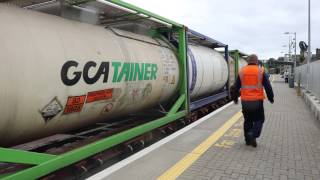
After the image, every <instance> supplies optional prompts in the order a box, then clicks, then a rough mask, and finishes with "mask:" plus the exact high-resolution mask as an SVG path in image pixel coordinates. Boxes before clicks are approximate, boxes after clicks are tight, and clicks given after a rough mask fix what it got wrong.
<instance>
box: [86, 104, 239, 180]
mask: <svg viewBox="0 0 320 180" xmlns="http://www.w3.org/2000/svg"><path fill="white" fill-rule="evenodd" d="M231 104H233V101H232V102H230V103H228V104H226V105H224V106H222V107H221V108H219V109H217V110H215V111H213V112H212V113H210V114H208V115H206V116H204V117H202V118H201V119H199V120H197V121H196V122H194V123H192V124H190V125H188V126H186V127H184V128H182V129H180V130H179V131H177V132H175V133H173V134H171V135H170V136H168V137H165V138H163V139H162V140H160V141H158V142H156V143H154V144H152V145H151V146H149V147H146V148H145V149H143V150H141V151H139V152H137V153H135V154H133V155H132V156H130V157H128V158H126V159H124V160H122V161H120V162H118V163H116V164H114V165H112V166H110V167H108V168H106V169H105V170H103V171H101V172H99V173H97V174H95V175H93V176H91V177H89V178H87V179H88V180H97V179H103V178H105V177H107V176H109V175H110V174H112V173H114V172H115V171H118V170H119V169H121V168H123V167H125V166H127V165H129V164H130V163H132V162H134V161H135V160H137V159H140V158H141V157H143V156H145V155H147V154H149V153H150V152H151V151H153V150H155V149H157V148H159V147H160V146H162V145H164V144H166V143H168V142H170V141H171V140H173V139H175V138H177V137H178V136H180V135H182V134H183V133H185V132H187V131H189V130H190V129H192V128H194V127H195V126H197V125H199V124H201V123H202V122H204V121H206V120H208V119H209V118H211V117H213V116H214V115H216V114H218V113H219V112H221V111H222V110H224V109H226V108H227V107H229V106H230V105H231Z"/></svg>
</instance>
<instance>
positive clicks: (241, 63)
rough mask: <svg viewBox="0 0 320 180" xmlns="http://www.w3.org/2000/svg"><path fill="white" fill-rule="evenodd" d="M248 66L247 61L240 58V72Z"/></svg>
mask: <svg viewBox="0 0 320 180" xmlns="http://www.w3.org/2000/svg"><path fill="white" fill-rule="evenodd" d="M246 65H248V63H247V61H246V60H245V59H243V58H239V70H241V69H242V68H243V67H245V66H246Z"/></svg>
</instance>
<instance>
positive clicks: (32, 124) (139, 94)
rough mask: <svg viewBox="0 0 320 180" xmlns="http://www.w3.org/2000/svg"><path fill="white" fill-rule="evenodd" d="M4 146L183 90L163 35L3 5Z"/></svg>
mask: <svg viewBox="0 0 320 180" xmlns="http://www.w3.org/2000/svg"><path fill="white" fill-rule="evenodd" d="M0 23H1V24H2V25H3V26H1V28H0V41H1V43H0V61H1V66H0V82H1V89H0V99H1V101H0V107H1V108H0V114H1V117H0V146H7V145H11V144H17V143H21V142H25V141H28V140H31V139H36V138H39V137H44V136H48V135H51V134H55V133H62V132H66V131H68V130H71V129H76V128H80V127H85V126H87V125H89V124H93V123H95V122H100V121H104V120H107V119H110V118H112V117H116V116H119V115H124V114H128V113H130V112H135V111H138V110H142V109H145V108H149V107H152V106H153V105H155V104H157V103H158V102H161V101H166V100H168V98H170V97H171V96H172V95H173V94H174V93H175V91H176V89H177V84H178V80H179V67H178V62H177V58H176V56H175V54H174V53H173V52H172V51H171V50H170V49H169V48H167V47H161V46H158V45H153V44H150V43H154V44H159V43H161V45H162V46H167V45H166V44H165V43H164V42H163V41H160V40H157V41H156V40H154V39H152V38H149V37H147V36H142V35H137V34H132V33H129V32H125V31H120V30H114V31H115V32H116V33H118V34H121V35H123V36H130V37H131V38H135V39H142V40H144V41H147V42H150V43H145V42H141V41H137V40H133V39H128V38H124V37H120V36H119V35H115V33H114V32H112V31H111V30H106V29H104V28H103V27H99V26H94V25H89V24H85V23H79V22H75V21H71V20H66V19H63V18H60V17H56V16H52V15H47V14H42V13H38V12H34V11H30V10H23V9H20V8H14V7H8V6H5V5H0Z"/></svg>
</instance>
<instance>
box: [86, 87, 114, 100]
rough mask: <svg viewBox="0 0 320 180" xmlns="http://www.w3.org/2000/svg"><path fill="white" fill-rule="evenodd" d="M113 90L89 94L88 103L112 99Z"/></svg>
mask: <svg viewBox="0 0 320 180" xmlns="http://www.w3.org/2000/svg"><path fill="white" fill-rule="evenodd" d="M112 93H113V89H104V90H100V91H93V92H88V95H87V101H86V103H91V102H95V101H101V100H106V99H111V98H112Z"/></svg>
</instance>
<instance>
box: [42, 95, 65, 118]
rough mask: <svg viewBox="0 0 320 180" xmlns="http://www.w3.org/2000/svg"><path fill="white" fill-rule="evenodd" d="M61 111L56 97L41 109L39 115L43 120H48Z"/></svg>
mask: <svg viewBox="0 0 320 180" xmlns="http://www.w3.org/2000/svg"><path fill="white" fill-rule="evenodd" d="M61 111H62V105H61V104H60V103H59V101H58V99H57V98H54V99H52V100H51V101H50V103H48V104H47V105H46V106H45V107H44V108H43V109H42V110H41V111H40V113H41V116H42V117H43V119H44V120H45V121H49V120H50V119H52V118H54V117H55V116H56V115H57V114H59V113H60V112H61Z"/></svg>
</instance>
